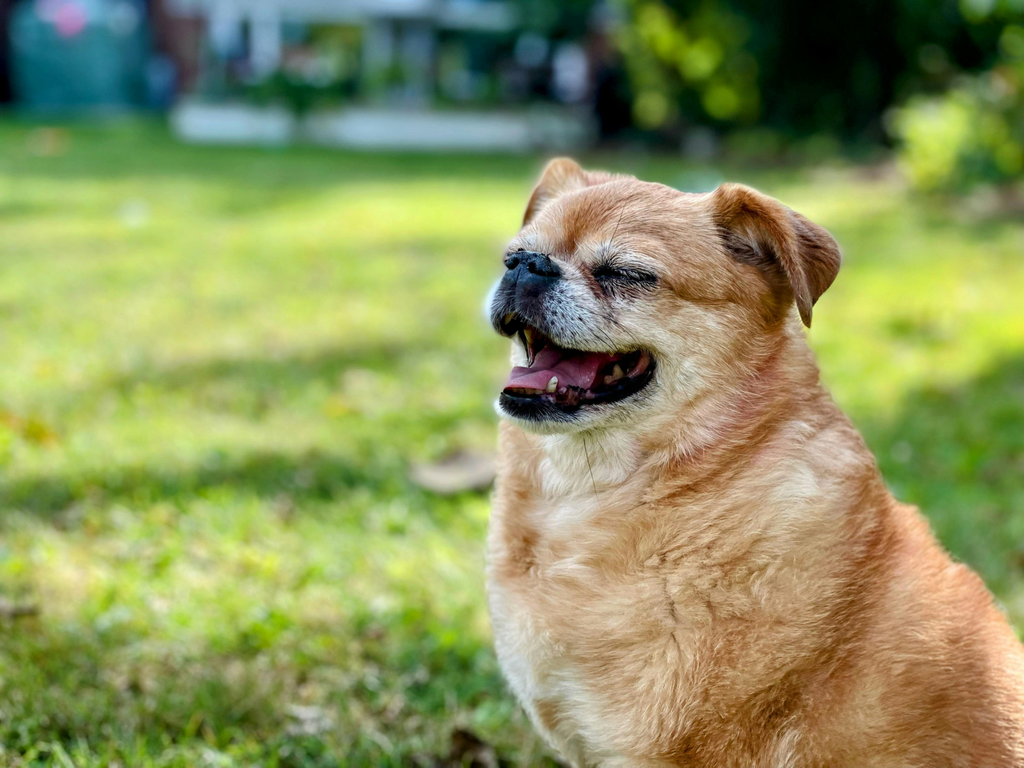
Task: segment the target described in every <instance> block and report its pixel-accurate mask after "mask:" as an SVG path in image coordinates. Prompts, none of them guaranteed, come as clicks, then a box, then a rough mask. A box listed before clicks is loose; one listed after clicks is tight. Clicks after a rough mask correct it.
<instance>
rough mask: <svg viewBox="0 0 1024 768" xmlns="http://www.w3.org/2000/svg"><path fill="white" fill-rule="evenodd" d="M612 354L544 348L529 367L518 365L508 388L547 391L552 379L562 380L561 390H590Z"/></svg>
mask: <svg viewBox="0 0 1024 768" xmlns="http://www.w3.org/2000/svg"><path fill="white" fill-rule="evenodd" d="M610 359H611V355H603V354H597V353H587V352H571V351H568V350H564V349H558V348H557V347H552V346H547V347H544V349H542V350H541V351H540V352H538V353H537V356H536V357H535V358H534V360H533V365H531V366H530V367H529V368H523V367H522V366H516V367H515V368H513V369H512V373H510V374H509V377H508V381H506V382H505V388H506V389H508V388H509V387H522V388H523V389H539V390H545V389H547V386H548V382H549V381H551V377H552V376H557V377H558V388H559V389H561V388H562V387H579V388H580V389H590V388H592V387H593V386H594V380H595V379H596V378H597V372H598V371H599V370H600V369H601V366H603V365H604V364H605V363H606V362H607V361H608V360H610Z"/></svg>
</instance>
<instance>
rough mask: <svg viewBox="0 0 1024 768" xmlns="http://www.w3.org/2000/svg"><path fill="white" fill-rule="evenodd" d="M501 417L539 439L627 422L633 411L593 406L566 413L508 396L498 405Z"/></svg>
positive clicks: (619, 405) (623, 405) (622, 406)
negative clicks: (625, 420) (545, 436)
mask: <svg viewBox="0 0 1024 768" xmlns="http://www.w3.org/2000/svg"><path fill="white" fill-rule="evenodd" d="M494 410H495V411H496V412H497V414H498V416H500V417H501V418H503V419H505V421H507V422H509V423H510V424H514V425H515V426H517V427H519V428H520V429H522V430H523V431H524V432H531V433H533V434H535V435H565V434H572V433H574V432H583V431H586V430H590V429H596V428H600V427H604V426H606V425H610V424H612V423H615V422H619V421H623V420H624V419H625V418H626V417H627V416H628V412H629V411H631V410H632V409H629V408H628V407H627V404H626V403H616V404H610V405H604V406H592V407H590V408H587V409H585V410H583V409H581V410H579V411H575V412H574V413H564V412H562V411H560V410H558V409H557V408H553V407H552V406H550V405H549V404H544V403H524V402H521V401H517V399H515V398H510V397H508V396H506V395H504V394H502V395H499V396H498V399H497V400H496V401H495V403H494Z"/></svg>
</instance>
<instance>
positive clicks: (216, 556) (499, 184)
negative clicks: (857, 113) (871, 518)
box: [0, 124, 1024, 766]
mask: <svg viewBox="0 0 1024 768" xmlns="http://www.w3.org/2000/svg"><path fill="white" fill-rule="evenodd" d="M32 130H34V129H33V128H32V127H30V126H17V125H6V126H3V127H0V221H2V222H3V227H4V246H3V255H2V256H0V345H2V349H3V352H4V367H3V372H2V374H0V472H2V476H0V505H2V513H0V514H2V517H0V597H3V598H5V599H7V600H10V601H13V602H14V603H17V604H34V605H38V606H39V609H40V615H39V616H38V617H37V618H20V619H17V620H13V621H10V622H8V623H6V624H4V625H0V744H2V745H3V747H2V749H3V750H4V752H3V753H2V754H0V762H7V763H12V764H14V765H17V764H19V763H26V764H61V761H65V764H66V763H67V761H71V764H74V765H95V766H101V765H107V764H109V763H110V762H111V761H113V760H117V761H120V763H121V764H123V765H154V766H155V765H160V766H163V765H168V766H170V765H180V766H193V765H250V764H260V765H275V764H276V765H282V766H286V765H287V766H300V765H302V766H307V765H308V766H330V765H351V766H363V765H374V766H388V765H395V766H398V765H407V764H409V760H411V759H413V758H414V757H416V756H420V757H422V758H423V759H424V760H426V759H427V758H428V757H430V756H436V755H439V754H444V753H445V752H446V751H447V743H448V741H447V740H448V735H449V733H450V732H451V730H452V729H453V728H455V727H468V728H470V729H472V730H473V731H475V732H477V733H478V734H480V735H481V736H482V737H483V738H485V739H487V740H488V741H491V742H493V743H495V744H496V745H498V747H499V749H500V751H501V752H502V754H503V755H506V756H508V757H509V758H510V759H512V760H513V761H516V764H519V765H537V764H539V762H538V761H539V760H540V757H539V755H541V754H542V750H541V747H540V745H539V743H538V742H537V740H536V739H535V737H534V736H532V734H531V733H530V730H529V728H528V727H527V726H526V724H525V722H524V719H523V717H522V715H521V714H519V713H518V711H517V710H516V708H515V707H514V706H513V704H512V703H511V701H510V699H509V697H508V695H507V693H506V692H505V690H504V688H503V686H502V684H501V682H500V676H499V674H498V671H497V667H496V664H495V661H494V658H493V655H492V653H491V650H490V638H489V631H488V627H487V620H486V612H485V609H484V600H483V577H482V567H483V554H482V542H483V537H484V530H485V527H486V517H487V501H486V498H485V497H484V496H481V495H477V494H464V495H461V496H458V497H456V498H454V499H441V498H438V497H435V496H432V495H431V494H429V493H427V492H425V491H423V490H420V489H418V488H416V487H415V486H413V485H412V484H411V483H410V482H409V481H408V479H407V469H408V466H409V464H410V462H412V461H414V460H422V459H430V458H436V457H439V456H442V455H444V454H445V453H447V452H449V451H450V450H452V449H455V448H461V447H474V448H481V449H486V448H488V447H490V446H491V445H492V444H493V441H494V416H493V411H492V408H491V402H492V400H493V397H494V393H495V391H496V388H497V386H498V385H499V383H500V381H501V378H502V369H503V367H504V365H505V361H506V359H507V349H506V348H505V345H504V344H503V343H502V342H501V341H500V340H498V339H497V338H496V337H494V336H493V334H492V333H491V331H490V330H489V328H488V327H487V325H486V323H485V322H484V321H483V318H482V313H481V301H482V297H483V295H484V293H485V292H486V290H487V287H488V286H489V284H490V282H491V281H492V280H493V279H494V278H495V276H496V275H497V273H498V268H499V266H500V264H499V261H498V256H499V254H500V252H501V251H500V249H501V247H502V245H503V243H504V241H505V240H506V239H508V238H509V237H510V236H511V234H512V233H513V232H514V231H515V229H516V227H517V224H518V222H519V218H520V215H521V210H522V206H523V204H524V201H525V199H526V196H527V195H528V192H529V189H530V182H531V180H532V177H533V176H534V174H535V173H536V171H537V169H538V167H539V164H540V161H539V159H536V158H526V159H524V158H509V157H504V158H502V157H484V158H477V157H469V158H459V157H433V158H426V157H416V156H363V157H360V156H356V155H351V154H344V153H331V152H326V151H319V150H311V149H294V150H287V151H259V150H228V149H214V148H194V147H183V146H179V145H176V144H174V143H173V142H171V141H170V140H169V139H168V138H167V137H166V136H165V135H164V133H163V132H162V131H161V130H160V129H157V128H155V127H153V126H147V125H139V124H126V125H119V126H109V127H107V128H98V127H91V128H90V127H72V128H70V129H68V133H67V134H66V138H67V141H66V142H65V144H64V149H65V151H64V152H63V153H62V154H59V155H57V156H34V155H32V154H31V153H30V151H29V149H30V148H31V147H33V146H36V145H37V144H38V142H32V141H30V140H29V138H28V137H29V135H30V133H31V131H32ZM594 162H597V163H606V162H610V163H612V164H614V165H618V166H619V167H620V168H625V169H633V170H636V171H637V172H639V173H641V174H642V175H644V176H645V177H647V178H652V179H656V180H660V181H665V182H666V183H671V184H676V185H680V186H687V185H690V184H692V183H695V182H694V180H697V183H706V182H707V181H708V180H709V179H710V180H713V179H715V178H717V177H719V176H721V177H722V178H724V177H725V176H728V177H730V178H739V179H741V180H744V181H748V182H751V183H755V184H758V185H760V186H762V187H763V188H764V189H765V190H766V191H768V192H771V193H773V194H776V195H778V196H779V197H780V198H781V199H782V200H783V201H784V202H787V203H788V204H790V205H792V206H793V207H795V208H797V209H799V210H801V211H802V212H804V213H806V214H808V215H809V216H811V217H812V218H814V219H815V220H816V221H818V222H819V223H821V224H823V225H825V226H827V227H830V228H831V229H832V230H833V231H834V232H835V234H836V235H837V237H838V238H839V240H840V242H841V243H842V245H843V246H844V250H845V254H846V263H845V265H844V268H843V271H842V273H841V275H840V278H839V280H838V281H837V283H836V285H835V286H834V287H833V288H832V289H831V290H830V291H829V292H828V293H827V294H826V295H825V297H824V298H823V299H822V301H821V302H820V303H819V305H818V307H817V308H816V309H815V319H814V328H813V330H812V331H811V335H810V338H811V342H812V344H813V345H814V346H815V348H816V349H817V350H818V352H819V356H820V359H821V363H822V368H823V375H824V378H825V380H826V382H827V383H828V384H829V386H830V387H831V388H832V389H833V391H834V393H835V394H836V397H837V399H838V400H839V401H840V403H841V404H842V405H843V406H844V407H845V408H846V409H847V410H848V412H849V413H850V414H851V415H852V416H853V417H854V420H855V421H856V422H857V423H858V425H859V426H860V427H861V428H862V429H863V430H864V432H865V435H866V436H867V438H868V440H869V442H870V443H871V445H872V447H873V448H874V449H875V451H876V453H877V454H878V457H879V461H880V463H881V465H882V467H883V470H884V471H885V472H886V476H887V478H888V480H889V481H890V484H891V485H892V486H893V488H894V490H896V491H897V493H898V494H899V495H900V496H901V497H902V498H904V499H905V500H908V501H912V502H915V503H920V504H921V505H922V506H923V507H924V508H925V511H926V512H927V513H928V514H929V515H930V516H931V517H932V519H933V520H934V521H935V524H936V527H937V530H938V531H939V533H940V535H941V536H942V537H943V540H944V541H945V542H946V544H947V545H948V546H949V547H951V548H952V550H953V551H954V552H955V553H956V554H957V555H959V556H960V557H963V558H964V559H966V560H967V561H968V562H970V563H971V564H972V565H973V566H974V567H976V568H978V569H979V570H980V571H981V572H982V574H983V575H984V576H985V577H986V578H987V579H988V580H989V582H990V583H991V584H992V585H993V587H994V588H995V589H996V590H997V592H998V593H999V595H1000V596H1001V597H1002V598H1004V599H1005V600H1007V601H1008V602H1009V603H1010V606H1011V609H1012V610H1014V611H1015V616H1016V617H1017V618H1018V620H1020V619H1024V591H1022V589H1021V581H1022V574H1024V548H1022V544H1021V542H1022V541H1024V486H1022V479H1021V478H1022V474H1024V362H1022V361H1024V307H1022V304H1021V300H1020V298H1021V295H1022V293H1024V262H1022V258H1021V253H1022V252H1024V225H1021V224H1020V223H1011V222H1007V221H995V222H986V223H983V224H979V223H971V222H968V221H961V220H958V219H956V218H955V217H952V216H950V215H948V214H947V213H946V212H944V211H942V210H938V209H933V208H931V207H930V206H928V205H926V204H923V203H920V202H915V201H912V200H910V199H908V198H907V196H906V195H905V193H904V192H903V191H902V189H901V188H900V186H899V184H898V183H896V182H894V181H892V180H885V179H880V178H878V177H877V176H873V177H869V176H868V175H865V174H862V173H861V172H860V171H858V170H857V169H847V170H838V171H835V172H831V173H828V174H822V173H810V172H796V171H784V172H760V173H755V174H743V173H739V172H736V171H727V172H723V171H711V170H708V169H698V170H697V171H694V170H693V169H688V168H686V167H684V166H683V165H682V164H681V163H678V162H676V161H674V160H671V159H668V160H665V159H653V158H647V159H644V158H633V159H629V158H610V159H608V158H605V159H598V160H595V161H594ZM302 707H305V708H306V709H302Z"/></svg>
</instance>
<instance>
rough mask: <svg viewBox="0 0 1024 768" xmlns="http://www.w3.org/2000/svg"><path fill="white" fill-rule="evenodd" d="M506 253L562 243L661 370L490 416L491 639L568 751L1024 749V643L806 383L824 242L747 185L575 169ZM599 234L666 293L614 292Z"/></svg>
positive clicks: (1001, 756) (686, 754) (608, 326)
mask: <svg viewBox="0 0 1024 768" xmlns="http://www.w3.org/2000/svg"><path fill="white" fill-rule="evenodd" d="M517 248H528V249H530V250H537V251H540V252H542V253H546V254H548V255H550V256H551V258H552V259H553V260H554V261H555V263H557V264H558V265H559V266H560V267H561V268H562V270H563V272H564V273H565V276H566V277H565V280H566V281H567V282H568V283H569V286H568V287H567V291H568V292H567V293H566V294H565V295H566V296H567V297H569V298H567V299H566V301H570V302H573V303H574V306H578V307H579V312H580V314H581V316H585V317H586V319H587V323H588V324H589V325H590V326H595V327H596V330H595V333H597V332H598V331H600V333H601V337H602V338H604V337H608V338H610V339H611V340H613V341H614V342H615V344H616V345H617V346H618V347H619V348H621V349H628V348H635V347H637V346H643V347H645V348H647V349H650V350H652V351H653V352H654V354H655V356H656V359H657V361H658V369H657V373H656V377H655V380H654V381H653V382H652V384H651V385H649V387H648V389H650V390H651V391H650V392H649V393H648V394H647V396H646V397H645V398H643V399H642V400H639V401H638V402H635V403H634V402H629V401H623V402H622V403H619V404H613V405H608V406H600V407H599V408H598V409H597V412H595V413H594V414H592V415H589V416H587V417H585V418H583V419H582V421H581V422H580V423H579V424H577V425H575V426H572V427H566V428H555V427H551V428H549V427H534V426H532V425H529V424H522V423H518V422H517V423H510V422H508V421H507V422H506V423H503V424H502V426H501V431H500V445H501V461H500V472H499V479H498V484H497V490H496V492H495V497H494V511H493V515H492V519H491V525H490V533H489V539H488V550H489V569H488V582H489V599H490V606H491V612H492V621H493V626H494V633H495V641H496V647H497V652H498V656H499V659H500V661H501V664H502V667H503V669H504V671H505V674H506V676H507V678H508V680H509V682H510V684H511V686H512V688H513V690H514V691H515V693H516V695H517V696H518V698H519V700H520V701H521V702H522V704H523V706H524V707H525V709H526V710H527V712H528V713H529V714H530V716H531V718H532V719H533V721H534V723H535V725H536V727H537V728H538V729H539V730H540V731H541V732H542V733H543V734H544V736H545V737H546V738H547V739H548V740H549V741H550V743H551V744H552V745H554V747H555V748H557V749H558V750H559V752H560V753H561V754H562V755H563V756H564V758H565V759H567V760H568V761H570V762H571V763H572V764H573V765H574V766H577V767H578V768H583V766H604V767H609V768H610V767H625V766H630V767H632V768H655V767H657V768H664V767H667V766H765V767H766V768H774V767H777V766H818V767H823V766H837V767H839V766H862V767H864V768H866V767H868V766H979V767H981V766H991V767H995V766H1018V767H1019V766H1024V649H1022V647H1021V645H1020V644H1019V642H1018V641H1017V640H1016V638H1015V637H1014V635H1013V633H1012V631H1011V629H1010V627H1009V626H1008V624H1007V622H1006V620H1005V619H1004V617H1003V616H1002V615H1001V614H1000V612H999V611H998V610H997V609H996V608H995V607H994V605H993V603H992V599H991V597H990V595H989V593H988V592H987V591H986V589H985V587H984V585H983V584H982V583H981V581H980V580H979V579H978V577H977V576H976V575H975V574H974V573H972V572H971V571H970V570H968V569H967V568H966V567H964V566H962V565H958V564H955V563H954V562H953V561H952V560H951V559H950V558H949V557H948V555H947V554H946V553H945V552H944V551H943V550H942V549H941V547H940V546H939V545H938V544H937V542H936V541H935V539H934V537H933V536H932V534H931V532H930V530H929V528H928V525H927V523H926V522H925V520H924V519H923V518H922V516H921V515H920V514H919V513H918V511H917V510H916V509H914V508H912V507H909V506H906V505H903V504H900V503H898V502H896V501H895V500H894V499H893V498H892V497H891V495H890V494H889V492H888V491H887V490H886V487H885V484H884V482H883V480H882V478H881V476H880V475H879V472H878V469H877V466H876V464H875V461H874V458H873V457H872V455H871V454H870V452H869V451H868V449H867V447H866V446H865V445H864V442H863V441H862V439H861V438H860V436H859V435H858V434H857V432H856V430H855V429H854V428H853V427H852V426H851V424H850V422H849V421H848V420H847V418H846V417H845V416H844V415H843V414H842V412H841V411H840V410H839V409H838V407H837V406H836V405H835V404H834V403H833V401H832V400H831V398H830V397H829V395H828V393H827V392H826V391H825V389H824V388H823V387H822V385H821V384H820V383H819V381H818V370H817V367H816V364H815V361H814V358H813V356H812V354H811V352H810V350H809V348H808V346H807V344H806V342H805V339H804V332H803V329H802V328H801V326H800V318H801V317H802V318H803V320H804V321H805V322H806V323H807V324H809V323H810V317H811V306H812V305H813V303H814V301H815V300H816V299H817V298H818V296H820V294H821V293H822V292H823V291H824V290H825V289H826V288H827V287H828V285H829V283H831V281H832V279H833V278H834V277H835V274H836V271H837V270H838V268H839V252H838V249H837V248H836V246H835V243H834V241H833V240H832V238H831V237H830V236H829V235H828V234H827V233H826V232H825V231H824V230H822V229H820V228H818V227H816V226H815V225H813V224H811V223H810V222H808V221H807V220H806V219H803V218H802V217H800V216H799V215H798V214H795V213H793V212H792V211H790V210H789V209H787V208H785V207H784V206H782V205H781V204H780V203H778V202H776V201H774V200H771V199H770V198H767V197H765V196H763V195H760V194H759V193H757V192H755V191H753V190H750V189H748V188H746V187H739V186H733V185H730V186H724V187H722V188H720V189H719V190H717V191H716V192H714V193H711V194H707V195H692V194H684V193H680V192H677V191H675V190H671V189H669V188H667V187H663V186H660V185H656V184H648V183H644V182H640V181H637V180H635V179H631V178H621V177H610V176H606V175H599V176H595V175H590V174H587V173H586V172H584V171H582V170H581V169H579V167H578V166H576V165H575V164H574V163H572V161H567V160H561V161H555V163H553V164H552V166H550V167H549V171H548V172H547V173H546V174H545V176H544V177H542V179H541V183H540V184H539V185H538V189H537V191H535V193H534V195H533V197H532V199H531V201H530V205H529V209H528V212H527V216H526V223H525V226H524V228H523V230H522V231H521V232H520V234H519V235H518V236H517V238H516V239H515V241H513V245H512V250H516V249H517ZM609 252H614V253H617V254H624V255H625V256H627V257H628V258H630V259H632V260H633V261H634V262H636V263H640V264H643V265H645V266H646V267H648V268H650V269H651V270H652V271H654V272H655V273H656V274H657V275H658V279H659V284H658V287H657V288H656V289H655V290H654V291H653V292H651V293H649V294H645V295H642V296H636V297H632V298H630V299H629V300H628V301H619V302H617V303H613V304H611V305H608V304H601V303H600V302H601V301H604V300H603V299H601V298H600V297H599V296H597V297H595V295H594V294H595V292H594V291H592V290H591V289H590V288H588V287H587V286H588V285H589V284H590V279H589V267H590V266H591V265H592V264H593V263H594V262H595V260H596V259H598V258H599V257H601V256H602V255H606V254H607V253H609ZM596 293H599V292H596ZM588 296H589V297H588ZM595 302H597V303H595ZM794 308H795V309H796V311H794ZM522 355H523V353H522V350H521V349H520V348H519V347H518V345H515V344H514V345H513V362H517V363H519V364H522Z"/></svg>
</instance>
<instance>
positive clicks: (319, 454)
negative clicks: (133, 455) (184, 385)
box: [0, 450, 412, 516]
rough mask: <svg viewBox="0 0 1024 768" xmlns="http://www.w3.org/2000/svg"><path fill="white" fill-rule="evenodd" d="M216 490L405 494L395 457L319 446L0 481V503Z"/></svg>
mask: <svg viewBox="0 0 1024 768" xmlns="http://www.w3.org/2000/svg"><path fill="white" fill-rule="evenodd" d="M219 489H226V490H231V491H232V492H233V493H235V494H238V495H240V496H242V497H245V496H258V497H261V498H268V499H278V498H280V499H287V500H289V502H304V501H329V500H333V499H339V498H342V497H343V496H345V495H347V494H349V493H351V492H353V491H354V490H356V489H360V490H362V491H364V492H365V493H367V494H369V495H371V496H373V497H374V498H375V499H384V500H386V499H389V498H394V497H396V496H400V495H404V494H408V493H410V492H412V489H411V488H410V486H409V485H408V483H407V481H406V479H405V472H404V468H403V466H402V465H401V464H400V463H399V462H397V461H396V462H394V463H389V462H384V461H376V460H373V459H370V460H367V461H356V460H353V459H350V458H347V457H343V456H339V455H334V454H330V453H326V452H323V451H318V450H314V451H308V452H305V453H301V454H287V453H272V452H263V453H251V454H247V455H244V456H229V455H228V454H227V453H226V452H220V451H215V452H211V453H209V454H208V455H207V456H206V457H205V458H204V459H203V460H202V461H201V462H200V463H198V464H195V465H179V466H174V465H171V464H168V465H165V466H160V467H153V466H147V465H139V466H121V467H111V468H109V469H105V470H103V471H99V472H85V473H81V474H67V475H37V476H32V477H27V478H21V479H16V480H13V481H7V482H6V483H4V484H2V485H0V508H4V509H17V510H20V511H23V512H30V513H35V514H40V515H43V516H55V515H56V514H57V513H60V512H63V511H65V510H68V509H69V508H71V507H73V506H74V505H76V504H79V503H89V504H94V505H101V504H110V503H113V502H120V503H130V504H132V505H137V506H145V505H151V504H155V503H157V502H159V501H171V500H180V499H187V498H192V497H197V496H204V495H209V494H211V493H213V492H215V491H216V490H219Z"/></svg>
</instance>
